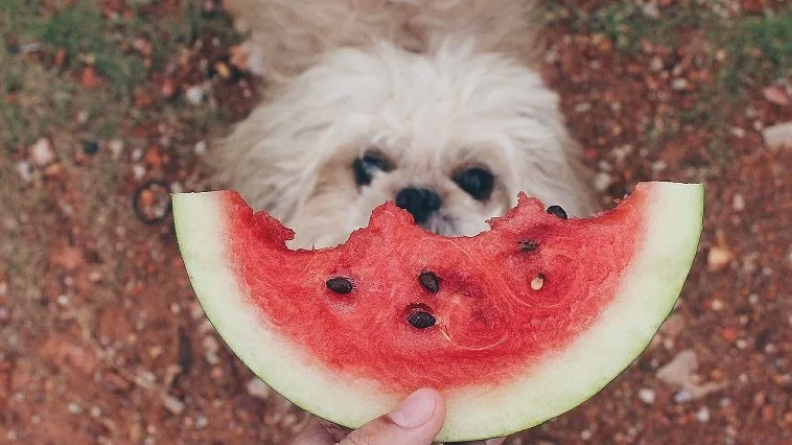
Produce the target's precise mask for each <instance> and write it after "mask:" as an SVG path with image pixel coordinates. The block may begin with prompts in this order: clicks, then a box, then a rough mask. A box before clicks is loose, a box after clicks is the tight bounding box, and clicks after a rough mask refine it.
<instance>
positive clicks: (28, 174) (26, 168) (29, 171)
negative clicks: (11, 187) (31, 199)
mask: <svg viewBox="0 0 792 445" xmlns="http://www.w3.org/2000/svg"><path fill="white" fill-rule="evenodd" d="M16 171H17V173H18V174H19V177H20V178H22V180H23V181H25V182H30V181H32V180H33V167H32V166H31V165H30V163H29V162H26V161H21V162H17V164H16Z"/></svg>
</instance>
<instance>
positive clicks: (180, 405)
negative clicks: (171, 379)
mask: <svg viewBox="0 0 792 445" xmlns="http://www.w3.org/2000/svg"><path fill="white" fill-rule="evenodd" d="M162 406H164V407H165V409H167V410H168V411H169V412H170V413H171V414H174V415H177V416H178V415H179V414H181V413H182V412H184V402H182V401H181V400H179V399H177V398H176V397H173V396H171V395H168V394H165V395H163V396H162Z"/></svg>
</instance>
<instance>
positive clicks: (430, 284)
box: [418, 272, 440, 294]
mask: <svg viewBox="0 0 792 445" xmlns="http://www.w3.org/2000/svg"><path fill="white" fill-rule="evenodd" d="M418 281H420V282H421V286H423V287H424V289H426V290H428V291H429V292H431V293H433V294H436V293H437V291H439V290H440V280H439V279H438V278H437V275H435V274H433V273H432V272H424V273H422V274H421V275H419V276H418Z"/></svg>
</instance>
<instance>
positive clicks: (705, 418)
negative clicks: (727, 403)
mask: <svg viewBox="0 0 792 445" xmlns="http://www.w3.org/2000/svg"><path fill="white" fill-rule="evenodd" d="M696 419H698V421H699V422H701V423H707V422H709V420H710V412H709V408H707V407H706V406H702V407H701V409H699V410H698V412H697V413H696Z"/></svg>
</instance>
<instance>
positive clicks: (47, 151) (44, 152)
mask: <svg viewBox="0 0 792 445" xmlns="http://www.w3.org/2000/svg"><path fill="white" fill-rule="evenodd" d="M30 159H31V161H33V164H35V165H36V166H38V167H45V166H47V165H48V164H51V163H52V162H53V161H55V153H54V152H53V151H52V144H50V140H49V139H48V138H41V139H39V140H37V141H36V143H35V144H33V145H32V146H31V147H30Z"/></svg>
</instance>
